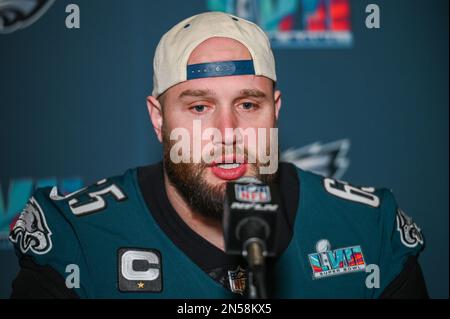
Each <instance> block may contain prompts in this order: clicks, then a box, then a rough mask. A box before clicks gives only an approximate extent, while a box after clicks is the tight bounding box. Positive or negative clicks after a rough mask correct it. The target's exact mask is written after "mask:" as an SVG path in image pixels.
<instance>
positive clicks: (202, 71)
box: [187, 60, 255, 80]
mask: <svg viewBox="0 0 450 319" xmlns="http://www.w3.org/2000/svg"><path fill="white" fill-rule="evenodd" d="M246 74H255V68H254V66H253V60H238V61H220V62H208V63H199V64H189V65H188V66H187V79H188V80H193V79H200V78H209V77H216V76H227V75H246Z"/></svg>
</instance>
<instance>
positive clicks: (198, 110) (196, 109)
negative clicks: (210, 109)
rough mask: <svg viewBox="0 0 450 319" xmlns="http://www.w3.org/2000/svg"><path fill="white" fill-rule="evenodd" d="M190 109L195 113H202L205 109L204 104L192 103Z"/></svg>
mask: <svg viewBox="0 0 450 319" xmlns="http://www.w3.org/2000/svg"><path fill="white" fill-rule="evenodd" d="M191 110H193V111H194V112H196V113H202V112H204V111H205V110H206V105H194V106H193V107H191Z"/></svg>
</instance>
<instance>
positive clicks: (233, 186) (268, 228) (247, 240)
mask: <svg viewBox="0 0 450 319" xmlns="http://www.w3.org/2000/svg"><path fill="white" fill-rule="evenodd" d="M280 211H281V197H280V193H279V189H278V186H277V185H276V184H263V183H262V182H261V181H259V180H258V179H256V178H249V177H244V178H241V179H239V180H237V181H235V182H229V183H227V187H226V194H225V200H224V214H223V228H224V241H225V252H226V253H228V254H232V255H242V256H244V257H245V258H246V259H247V263H248V266H249V295H250V298H263V299H264V298H267V292H266V287H265V260H264V258H265V257H267V256H275V254H276V247H277V238H278V236H277V233H278V224H279V223H278V219H279V215H280Z"/></svg>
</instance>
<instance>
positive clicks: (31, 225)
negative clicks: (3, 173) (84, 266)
mask: <svg viewBox="0 0 450 319" xmlns="http://www.w3.org/2000/svg"><path fill="white" fill-rule="evenodd" d="M134 178H135V169H129V170H128V171H126V172H125V173H124V174H123V175H118V176H113V177H110V178H107V179H102V180H100V181H98V182H96V183H93V184H92V185H89V186H86V187H83V188H81V189H79V190H77V191H75V192H73V193H70V194H67V195H61V194H59V193H58V189H57V187H43V188H38V189H36V190H35V191H34V192H33V195H32V196H31V197H30V199H29V200H28V202H27V204H26V206H25V208H24V209H23V210H22V212H21V213H20V215H19V217H18V219H17V221H16V222H15V224H14V227H13V228H12V230H11V233H10V236H9V239H10V241H11V242H12V243H13V245H14V247H15V249H16V252H17V253H18V254H19V255H25V254H26V255H31V256H32V257H33V258H34V259H35V260H36V261H37V262H38V263H39V264H45V263H48V261H49V260H52V259H54V258H56V257H57V259H65V256H68V255H69V256H70V258H69V259H70V260H73V257H74V256H76V255H77V254H78V255H81V251H80V250H81V247H82V245H81V243H80V241H79V240H80V236H79V233H80V232H83V231H84V229H85V228H86V227H87V223H85V222H83V220H82V218H80V217H83V216H89V215H93V214H95V213H99V214H98V215H97V216H96V218H95V220H94V221H92V220H90V223H91V225H92V223H94V224H95V223H97V224H108V223H112V224H114V222H115V221H114V216H115V214H116V213H117V212H118V211H119V210H121V209H122V207H118V206H119V205H120V204H122V203H125V202H127V200H128V198H129V195H128V194H130V193H131V192H132V191H134V188H135V186H134Z"/></svg>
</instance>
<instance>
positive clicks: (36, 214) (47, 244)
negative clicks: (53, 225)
mask: <svg viewBox="0 0 450 319" xmlns="http://www.w3.org/2000/svg"><path fill="white" fill-rule="evenodd" d="M51 235H52V232H51V231H50V229H49V228H48V226H47V222H46V220H45V216H44V214H43V212H42V209H41V207H40V206H39V204H38V203H37V202H36V200H35V199H34V198H33V197H32V198H31V199H30V200H29V202H28V203H27V205H26V206H25V208H24V210H23V211H22V213H21V214H20V216H19V218H18V219H17V221H16V224H15V225H14V228H13V229H12V231H11V234H10V236H9V239H10V240H11V242H13V243H15V244H17V245H18V247H19V248H20V250H21V252H22V253H24V254H25V253H26V252H27V251H28V250H31V251H32V252H33V253H35V254H38V255H43V254H45V253H47V252H48V251H49V250H50V249H51V248H52V241H51V239H50V236H51Z"/></svg>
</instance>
